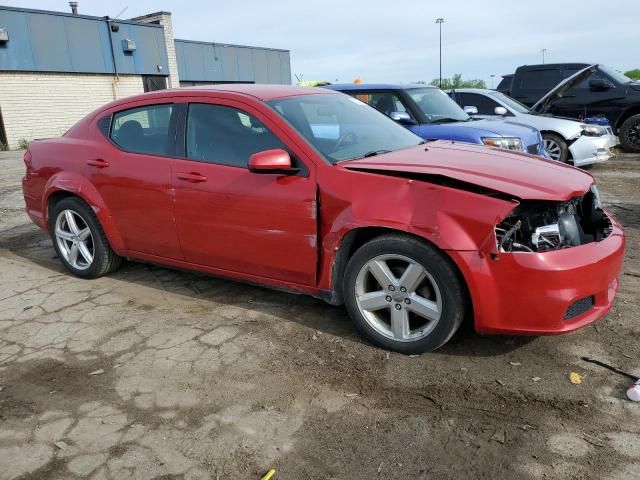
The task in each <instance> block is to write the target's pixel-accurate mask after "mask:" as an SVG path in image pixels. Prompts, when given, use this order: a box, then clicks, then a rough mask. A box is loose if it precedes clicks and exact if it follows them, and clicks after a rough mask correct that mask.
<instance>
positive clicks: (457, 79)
mask: <svg viewBox="0 0 640 480" xmlns="http://www.w3.org/2000/svg"><path fill="white" fill-rule="evenodd" d="M431 85H434V86H436V87H439V86H440V79H439V78H434V79H433V80H431ZM441 88H442V89H443V90H449V89H452V88H487V84H486V83H485V82H484V80H480V79H473V80H463V79H462V74H461V73H454V74H453V77H451V78H443V79H442V87H441Z"/></svg>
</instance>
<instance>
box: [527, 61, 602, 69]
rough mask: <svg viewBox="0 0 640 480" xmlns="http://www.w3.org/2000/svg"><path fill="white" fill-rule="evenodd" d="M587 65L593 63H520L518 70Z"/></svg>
mask: <svg viewBox="0 0 640 480" xmlns="http://www.w3.org/2000/svg"><path fill="white" fill-rule="evenodd" d="M589 65H593V63H581V62H569V63H538V64H534V65H520V66H519V67H518V70H519V69H521V68H527V69H528V68H537V69H545V68H585V67H588V66H589Z"/></svg>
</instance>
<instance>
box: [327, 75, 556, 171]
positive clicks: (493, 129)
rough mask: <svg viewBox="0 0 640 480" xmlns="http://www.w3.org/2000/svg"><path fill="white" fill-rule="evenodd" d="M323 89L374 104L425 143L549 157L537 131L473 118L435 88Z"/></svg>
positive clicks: (355, 86)
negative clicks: (475, 145) (464, 144)
mask: <svg viewBox="0 0 640 480" xmlns="http://www.w3.org/2000/svg"><path fill="white" fill-rule="evenodd" d="M324 88H328V89H331V90H336V91H339V92H343V93H346V94H348V95H351V96H352V97H355V98H357V99H358V100H361V101H363V102H365V103H367V104H369V105H371V106H372V107H374V108H375V109H377V110H379V111H380V112H382V113H384V114H385V115H387V116H389V117H390V118H392V119H393V120H395V121H397V122H398V123H401V124H402V125H404V126H405V127H407V128H408V129H409V130H411V131H412V132H414V133H416V134H418V135H419V136H421V137H422V138H424V139H425V140H452V141H456V142H467V143H478V144H481V145H482V144H484V145H489V146H493V147H500V148H506V149H509V150H518V151H522V152H526V153H531V154H533V155H539V156H541V157H545V158H548V155H547V153H546V152H545V150H544V145H543V143H542V137H541V135H540V132H539V131H538V130H536V129H535V128H532V127H529V126H527V125H522V124H519V123H515V122H510V121H505V120H497V119H496V120H494V119H491V120H489V119H483V120H478V119H473V118H472V117H470V116H469V115H468V114H467V113H466V112H465V111H464V110H463V109H462V108H460V107H459V106H458V105H457V104H456V102H454V101H453V100H451V98H449V96H448V95H447V94H446V93H444V92H443V91H442V90H440V89H439V88H436V87H432V86H428V85H386V84H375V85H374V84H362V83H360V84H356V83H353V84H344V85H327V86H325V87H324ZM476 113H477V112H476Z"/></svg>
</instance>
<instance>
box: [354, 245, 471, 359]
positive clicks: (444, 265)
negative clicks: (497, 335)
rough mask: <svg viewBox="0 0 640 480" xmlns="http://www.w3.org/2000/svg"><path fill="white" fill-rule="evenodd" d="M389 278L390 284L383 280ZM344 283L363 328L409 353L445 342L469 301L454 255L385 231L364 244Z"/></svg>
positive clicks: (376, 338) (372, 337)
mask: <svg viewBox="0 0 640 480" xmlns="http://www.w3.org/2000/svg"><path fill="white" fill-rule="evenodd" d="M382 264H384V265H386V267H387V268H386V270H385V269H384V267H383V266H382ZM420 269H422V273H421V272H420ZM390 275H391V276H390ZM403 275H404V276H403ZM381 279H383V280H381ZM387 279H388V280H389V282H388V283H390V285H382V283H383V282H384V283H387V282H386V280H387ZM392 287H393V288H392ZM342 288H343V294H344V299H345V305H346V308H347V311H348V312H349V315H350V317H351V319H352V320H353V322H354V324H355V326H356V328H357V329H358V331H360V333H361V334H362V335H364V336H365V337H366V338H367V339H368V340H370V341H371V342H372V343H374V344H375V345H378V346H380V347H383V348H386V349H389V350H395V351H396V352H401V353H405V354H417V353H423V352H430V351H433V350H436V349H437V348H439V347H441V346H442V345H444V344H445V343H446V342H447V341H448V340H449V339H450V338H451V337H452V336H453V334H454V333H455V332H456V330H458V328H459V327H460V325H461V323H462V321H463V319H464V317H465V314H466V311H467V305H468V301H467V295H466V289H465V288H464V285H463V284H462V282H461V280H460V278H459V275H458V272H457V270H456V269H455V267H454V265H453V264H452V262H451V260H449V259H448V258H447V257H446V256H445V254H444V253H442V252H441V251H439V250H438V249H436V248H434V247H432V246H430V245H428V244H426V243H425V242H422V241H420V240H418V239H416V238H413V237H409V236H404V235H385V236H381V237H378V238H375V239H373V240H371V241H369V242H368V243H366V244H365V245H363V246H362V247H360V248H359V249H358V250H357V251H356V252H355V253H354V255H353V256H352V257H351V259H350V260H349V263H348V264H347V268H346V270H345V275H344V279H343V286H342ZM402 289H405V290H404V291H402ZM438 310H439V313H438ZM425 312H426V315H425ZM393 320H395V321H393Z"/></svg>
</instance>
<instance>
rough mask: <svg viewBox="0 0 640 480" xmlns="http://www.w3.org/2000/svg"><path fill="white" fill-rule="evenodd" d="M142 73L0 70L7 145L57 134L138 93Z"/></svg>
mask: <svg viewBox="0 0 640 480" xmlns="http://www.w3.org/2000/svg"><path fill="white" fill-rule="evenodd" d="M143 91H144V87H143V84H142V77H140V76H138V75H127V76H121V77H119V79H118V80H117V81H116V80H115V78H114V77H113V76H111V75H93V74H66V73H40V72H38V73H34V72H31V73H29V72H0V113H1V114H2V118H3V121H4V127H5V131H6V134H7V142H8V144H9V148H18V145H19V143H20V141H21V140H23V139H24V140H26V141H30V140H33V139H34V138H46V137H57V136H60V135H62V134H63V133H64V132H66V131H67V130H68V129H69V128H70V127H71V126H72V125H73V124H75V123H76V122H77V121H78V120H80V119H81V118H82V117H83V116H85V115H86V114H88V113H90V112H92V111H93V110H95V109H96V108H98V107H100V106H102V105H104V104H105V103H108V102H111V101H113V100H115V99H118V98H123V97H128V96H130V95H135V94H138V93H142V92H143Z"/></svg>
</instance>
